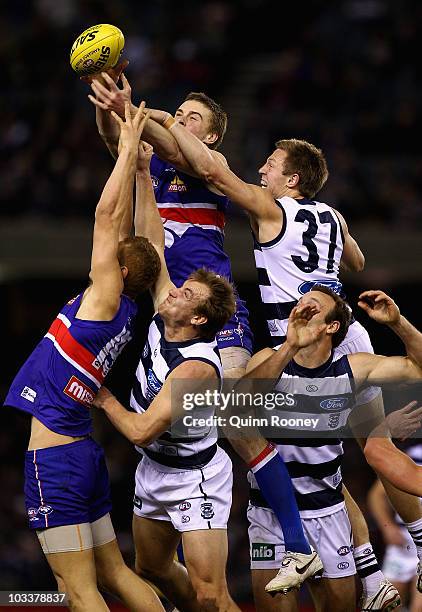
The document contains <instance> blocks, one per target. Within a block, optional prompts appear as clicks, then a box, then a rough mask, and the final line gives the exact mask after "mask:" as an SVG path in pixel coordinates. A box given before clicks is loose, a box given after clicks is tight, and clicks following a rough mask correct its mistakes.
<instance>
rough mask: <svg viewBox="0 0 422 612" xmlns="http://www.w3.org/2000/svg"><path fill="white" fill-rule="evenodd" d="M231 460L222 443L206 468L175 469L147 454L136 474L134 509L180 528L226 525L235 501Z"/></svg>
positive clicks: (180, 529)
mask: <svg viewBox="0 0 422 612" xmlns="http://www.w3.org/2000/svg"><path fill="white" fill-rule="evenodd" d="M232 486H233V473H232V462H231V460H230V457H229V456H228V455H227V453H226V452H225V451H224V450H223V449H222V448H220V447H218V448H217V452H216V453H215V455H214V457H213V458H212V459H211V461H210V462H209V463H207V464H206V465H205V466H204V467H203V468H199V469H198V468H196V469H190V470H188V469H186V470H183V469H176V468H168V467H166V466H163V465H161V464H159V463H157V462H156V461H153V460H151V459H149V458H148V457H146V456H144V457H143V458H142V460H141V461H140V463H139V465H138V467H137V470H136V474H135V497H134V507H133V511H134V513H135V514H136V515H137V516H141V517H145V518H149V519H154V520H157V521H171V523H172V524H173V526H174V528H175V529H176V530H177V531H180V532H183V531H196V530H198V529H227V522H228V519H229V514H230V509H231V504H232Z"/></svg>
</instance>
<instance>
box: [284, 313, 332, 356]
mask: <svg viewBox="0 0 422 612" xmlns="http://www.w3.org/2000/svg"><path fill="white" fill-rule="evenodd" d="M319 312H320V308H319V306H317V305H316V304H315V303H312V304H303V305H300V304H298V305H297V306H295V307H294V308H293V310H292V312H291V313H290V316H289V325H288V328H287V342H288V343H289V344H290V345H291V346H292V347H293V348H297V349H300V348H304V347H305V346H309V345H310V344H312V343H313V342H315V340H317V339H318V338H319V337H320V336H321V334H322V333H323V331H324V330H325V328H326V324H325V323H320V324H316V323H315V322H312V318H313V317H314V316H315V315H316V314H318V313H319Z"/></svg>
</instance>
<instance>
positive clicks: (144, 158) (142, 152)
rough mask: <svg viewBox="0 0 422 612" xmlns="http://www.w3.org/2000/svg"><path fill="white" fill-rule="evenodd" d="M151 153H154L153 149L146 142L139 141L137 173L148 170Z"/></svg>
mask: <svg viewBox="0 0 422 612" xmlns="http://www.w3.org/2000/svg"><path fill="white" fill-rule="evenodd" d="M153 153H154V149H153V147H152V146H151V145H150V144H148V143H147V142H144V141H143V140H141V141H140V143H139V147H138V166H137V170H138V171H139V172H142V171H144V170H148V169H149V165H150V162H151V157H152V154H153Z"/></svg>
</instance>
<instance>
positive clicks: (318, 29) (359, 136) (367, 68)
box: [0, 0, 422, 226]
mask: <svg viewBox="0 0 422 612" xmlns="http://www.w3.org/2000/svg"><path fill="white" fill-rule="evenodd" d="M304 9H305V7H304V5H302V4H301V3H294V2H293V3H287V4H283V6H280V4H279V3H278V2H274V1H272V0H237V1H235V2H231V1H229V0H209V1H205V2H201V3H197V2H193V1H191V0H184V2H181V3H177V5H175V4H173V3H172V2H170V0H154V2H150V3H137V2H134V1H131V0H119V2H109V3H100V2H98V1H97V0H91V1H85V0H61V2H56V1H55V0H33V1H32V2H29V3H28V2H25V1H24V0H17V1H15V2H13V3H9V4H8V5H7V11H6V10H5V7H4V8H3V9H2V11H3V14H2V17H1V29H2V36H1V39H0V47H1V57H2V59H3V61H4V65H3V69H2V79H1V83H0V91H1V100H2V101H1V105H2V113H1V116H0V131H1V140H0V156H1V170H0V180H1V184H2V190H1V196H0V197H1V206H0V210H1V214H2V215H23V214H28V213H31V214H36V215H54V216H57V215H63V216H69V215H70V216H73V215H84V214H89V213H90V212H91V211H92V207H93V205H94V203H95V202H96V198H97V195H98V191H99V189H100V188H101V187H102V185H103V182H104V178H105V177H106V175H107V172H108V170H109V167H110V161H109V159H108V158H107V155H106V154H105V153H104V151H103V148H102V145H101V143H100V142H99V139H98V138H96V137H95V126H94V123H93V114H94V110H93V108H92V106H91V104H90V103H89V102H88V100H87V98H86V94H87V93H88V91H87V87H86V86H85V85H84V84H82V83H79V82H78V80H77V77H76V76H75V75H74V74H72V71H71V69H70V67H69V64H68V52H69V50H70V46H71V44H72V41H73V40H74V39H75V37H76V36H77V35H78V34H79V33H80V31H82V30H83V29H85V28H86V27H87V25H91V24H93V23H96V22H99V21H102V22H105V23H113V24H116V25H118V26H119V27H120V28H121V29H122V31H123V32H124V33H125V36H126V47H125V51H124V57H127V58H128V59H129V60H130V62H131V63H130V67H129V69H128V71H127V73H128V77H129V79H130V81H131V84H132V88H133V91H134V95H135V99H137V98H138V97H139V96H142V98H145V100H146V101H147V104H148V105H150V106H151V107H164V108H166V109H169V110H173V109H174V108H175V105H176V104H177V103H178V102H179V101H180V99H181V98H182V97H183V96H184V95H185V94H186V93H187V92H188V91H190V90H195V91H197V90H205V91H206V92H207V93H209V94H210V95H212V96H213V97H214V98H216V99H217V100H219V101H220V102H222V103H223V105H224V106H225V107H226V109H227V110H228V112H229V119H230V120H229V134H228V137H227V139H226V140H227V144H226V146H225V147H223V152H225V153H227V154H228V158H229V160H231V163H232V165H233V166H234V168H235V170H237V171H238V172H240V175H241V176H243V177H245V178H248V179H249V180H251V181H255V180H256V178H257V173H256V170H257V168H258V167H259V166H260V165H261V164H262V162H263V160H264V159H265V157H266V155H267V154H268V150H269V148H270V147H271V146H272V144H273V142H274V141H275V140H276V139H279V138H281V137H283V138H289V137H291V136H292V135H294V136H297V137H304V138H307V139H309V140H310V141H311V142H315V143H316V144H318V146H320V147H321V148H322V149H323V150H324V151H325V153H326V155H327V157H328V161H329V167H331V168H332V169H333V175H332V177H331V180H330V181H329V183H328V186H327V187H326V189H325V192H324V194H323V195H324V196H325V197H326V199H327V201H333V202H336V204H337V206H338V207H339V208H340V210H342V212H344V213H345V216H346V218H348V219H351V220H352V219H366V218H371V219H379V221H380V222H383V223H389V224H394V225H397V224H401V225H404V226H405V225H406V224H413V223H416V222H417V221H418V216H417V212H418V204H419V195H418V194H419V193H420V187H421V184H420V183H421V178H420V177H421V176H422V171H421V170H422V169H421V163H422V162H421V160H420V156H419V139H418V137H417V133H418V132H419V129H418V127H420V121H421V119H420V117H421V108H420V106H421V99H422V97H421V95H420V93H421V87H422V86H421V82H420V78H419V65H418V61H417V57H418V55H419V54H418V47H419V40H420V35H421V28H422V25H421V24H422V7H421V5H420V3H417V2H413V1H411V0H397V1H395V2H393V1H391V0H341V1H333V0H331V1H329V2H327V1H326V0H311V1H309V2H306V10H304ZM321 117H324V121H321ZM230 131H231V132H230ZM231 153H232V155H231ZM93 160H95V172H93V171H92V163H93ZM29 194H31V197H30V198H29V197H28V195H29ZM398 201H399V202H400V205H397V202H398Z"/></svg>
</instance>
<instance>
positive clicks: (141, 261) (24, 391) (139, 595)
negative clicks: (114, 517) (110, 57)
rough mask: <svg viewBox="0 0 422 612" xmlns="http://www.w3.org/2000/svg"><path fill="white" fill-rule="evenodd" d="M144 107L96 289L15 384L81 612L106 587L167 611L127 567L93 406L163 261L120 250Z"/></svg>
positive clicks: (39, 509)
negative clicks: (95, 433)
mask: <svg viewBox="0 0 422 612" xmlns="http://www.w3.org/2000/svg"><path fill="white" fill-rule="evenodd" d="M143 108H144V105H143V104H142V105H141V106H140V108H139V110H138V112H137V114H136V116H135V117H134V118H133V120H132V119H131V116H130V109H129V105H128V106H127V110H126V122H123V121H122V120H121V119H120V118H119V117H117V116H116V121H118V122H119V123H120V128H121V132H120V133H121V138H120V144H119V150H120V152H119V157H118V159H117V161H116V164H115V166H114V169H113V171H112V173H111V175H110V178H109V179H108V181H107V183H106V185H105V187H104V190H103V193H102V195H101V198H100V200H99V202H98V205H97V208H96V212H95V225H94V235H93V247H92V258H91V272H90V281H91V282H90V285H89V287H88V288H87V289H86V290H85V291H84V292H83V293H82V294H80V295H78V296H77V297H75V298H73V299H72V300H70V301H69V302H68V303H67V304H66V305H65V306H64V308H63V309H62V310H61V311H60V313H59V314H58V315H57V317H56V319H55V320H54V322H53V323H52V325H51V327H50V329H49V330H48V332H47V333H46V335H45V336H44V338H43V339H42V340H41V342H40V343H39V344H38V346H37V347H36V349H35V350H34V351H33V353H32V354H31V355H30V357H29V358H28V359H27V361H26V362H25V363H24V365H23V366H22V368H21V369H20V371H19V372H18V374H17V376H16V378H15V379H14V381H13V383H12V385H11V387H10V390H9V393H8V395H7V397H6V400H5V404H6V405H8V406H13V407H15V408H18V409H20V410H23V411H24V412H26V413H28V414H30V415H32V425H31V438H30V441H29V447H28V451H27V453H26V460H25V503H26V508H27V513H28V518H29V526H30V527H31V528H32V529H36V531H37V535H38V538H39V541H40V544H41V547H42V549H43V551H44V553H45V555H46V558H47V561H48V563H49V564H50V567H51V569H52V571H53V573H54V575H55V577H56V579H57V582H58V587H59V590H60V591H62V592H66V593H67V594H68V596H69V599H70V604H71V607H72V610H78V611H82V610H84V611H85V610H108V607H107V605H106V603H105V601H104V599H103V597H102V595H101V594H100V592H99V591H98V589H97V580H98V581H99V582H100V583H101V584H102V585H103V586H104V587H105V588H106V589H107V590H109V591H111V592H113V593H115V594H116V595H117V596H118V597H120V598H121V599H122V600H123V601H124V603H125V604H126V606H127V607H128V608H129V609H130V610H137V611H140V612H141V611H145V612H147V611H148V612H149V611H150V610H154V611H157V612H158V611H159V610H163V607H162V606H161V603H160V602H159V599H158V597H157V596H156V594H155V593H154V592H153V590H152V589H151V588H150V587H149V586H148V585H147V584H146V583H144V582H143V581H142V580H141V579H140V578H139V577H138V576H136V574H135V573H134V572H132V571H131V570H130V569H129V568H128V567H127V566H126V565H125V564H124V562H123V559H122V556H121V553H120V550H119V548H118V545H117V541H116V536H115V533H114V530H113V526H112V523H111V520H110V514H109V512H110V510H111V502H110V484H109V478H108V473H107V468H106V465H105V460H104V453H103V451H102V449H101V448H100V446H99V445H98V444H97V443H96V442H95V441H94V440H93V439H92V438H91V437H90V434H91V433H92V420H91V416H90V411H89V409H90V406H91V404H92V402H93V399H94V397H95V395H96V393H97V391H98V389H99V388H100V387H101V385H102V383H103V381H104V378H105V376H106V375H107V374H108V372H109V371H110V369H111V368H112V366H113V364H114V362H115V360H116V358H117V357H118V355H119V354H120V352H121V351H122V349H123V348H124V346H125V345H126V344H127V343H128V342H129V341H130V339H131V337H132V327H133V322H134V318H135V316H136V313H137V306H136V304H135V302H134V298H135V297H136V295H137V294H138V293H139V292H141V291H143V290H145V289H148V288H149V287H150V286H151V284H152V283H154V282H155V280H156V278H157V276H158V272H159V269H160V260H159V257H158V254H157V252H156V251H155V250H154V248H153V246H152V245H151V244H150V243H149V242H148V240H145V239H144V238H134V239H126V240H124V241H120V242H119V231H120V227H121V223H122V221H123V219H124V217H125V216H126V215H128V214H130V208H131V203H132V189H133V183H134V176H135V170H136V160H137V153H138V143H139V138H140V135H141V133H142V129H143V126H144V123H145V120H146V117H145V116H144V113H143Z"/></svg>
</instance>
